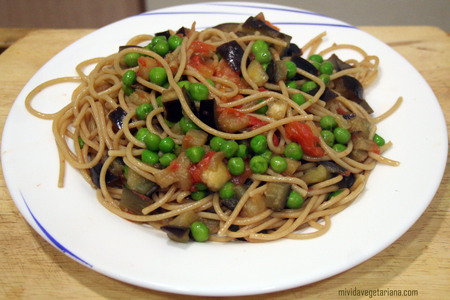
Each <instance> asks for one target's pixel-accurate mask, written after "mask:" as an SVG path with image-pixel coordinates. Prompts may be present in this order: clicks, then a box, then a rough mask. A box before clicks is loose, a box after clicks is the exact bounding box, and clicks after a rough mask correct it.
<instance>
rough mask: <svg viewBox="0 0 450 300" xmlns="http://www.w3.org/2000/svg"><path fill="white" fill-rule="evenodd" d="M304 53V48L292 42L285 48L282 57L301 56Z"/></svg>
mask: <svg viewBox="0 0 450 300" xmlns="http://www.w3.org/2000/svg"><path fill="white" fill-rule="evenodd" d="M302 54H303V51H302V49H300V48H299V47H298V46H297V44H294V43H290V44H289V47H287V48H286V49H285V51H284V52H283V53H282V54H281V58H283V57H291V56H294V55H295V56H301V55H302Z"/></svg>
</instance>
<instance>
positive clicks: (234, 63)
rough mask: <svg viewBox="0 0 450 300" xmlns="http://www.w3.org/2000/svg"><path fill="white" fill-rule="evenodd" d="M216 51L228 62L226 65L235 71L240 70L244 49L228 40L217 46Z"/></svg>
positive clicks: (233, 41)
mask: <svg viewBox="0 0 450 300" xmlns="http://www.w3.org/2000/svg"><path fill="white" fill-rule="evenodd" d="M217 52H218V53H219V54H220V56H222V58H223V59H225V61H226V62H227V63H228V65H229V66H230V67H231V69H233V71H235V72H240V71H241V61H242V56H243V55H244V50H243V49H242V47H241V46H240V45H239V44H238V42H236V41H235V40H232V41H230V42H227V43H224V44H222V45H220V46H219V47H217Z"/></svg>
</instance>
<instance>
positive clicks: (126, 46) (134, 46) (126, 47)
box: [119, 45, 142, 52]
mask: <svg viewBox="0 0 450 300" xmlns="http://www.w3.org/2000/svg"><path fill="white" fill-rule="evenodd" d="M128 48H142V47H141V46H138V45H123V46H119V52H120V51H122V50H125V49H128Z"/></svg>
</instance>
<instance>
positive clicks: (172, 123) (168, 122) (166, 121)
mask: <svg viewBox="0 0 450 300" xmlns="http://www.w3.org/2000/svg"><path fill="white" fill-rule="evenodd" d="M164 122H165V123H166V124H167V126H169V127H170V128H172V127H173V125H175V123H174V122H172V121H169V120H167V119H164Z"/></svg>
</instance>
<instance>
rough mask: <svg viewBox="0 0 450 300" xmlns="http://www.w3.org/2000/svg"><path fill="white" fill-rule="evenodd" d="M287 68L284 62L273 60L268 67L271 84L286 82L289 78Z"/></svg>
mask: <svg viewBox="0 0 450 300" xmlns="http://www.w3.org/2000/svg"><path fill="white" fill-rule="evenodd" d="M287 72H288V70H287V66H286V63H285V62H284V61H281V60H277V61H274V60H271V61H270V63H269V65H267V75H269V82H270V83H275V84H278V82H279V81H284V80H286V78H287Z"/></svg>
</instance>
